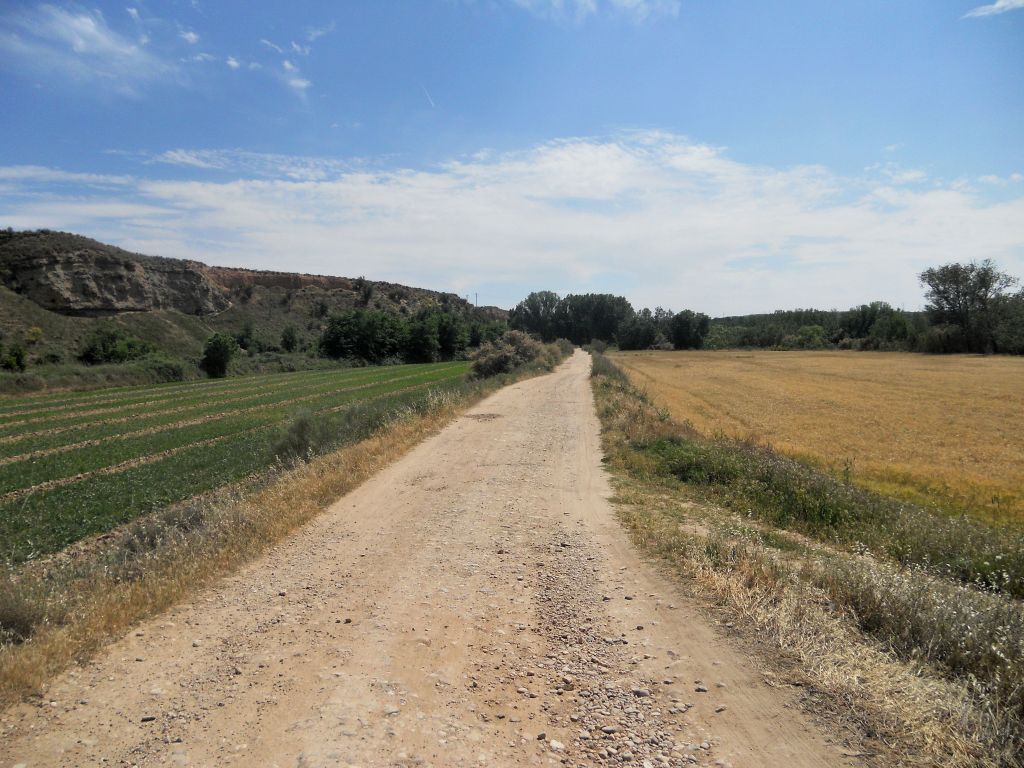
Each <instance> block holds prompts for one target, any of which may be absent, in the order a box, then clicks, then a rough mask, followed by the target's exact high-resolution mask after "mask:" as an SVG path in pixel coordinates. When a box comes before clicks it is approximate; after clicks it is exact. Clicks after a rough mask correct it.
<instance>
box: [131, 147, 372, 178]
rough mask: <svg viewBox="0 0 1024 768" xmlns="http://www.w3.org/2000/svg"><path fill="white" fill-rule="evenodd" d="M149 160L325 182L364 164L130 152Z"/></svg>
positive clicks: (221, 152) (230, 153)
mask: <svg viewBox="0 0 1024 768" xmlns="http://www.w3.org/2000/svg"><path fill="white" fill-rule="evenodd" d="M130 156H134V157H136V158H141V159H143V160H144V162H146V163H159V164H166V165H177V166H186V167H192V168H202V169H206V170H217V171H226V172H228V173H230V174H232V175H234V176H238V177H258V178H269V179H290V180H294V181H324V180H326V179H332V178H337V177H339V176H341V175H343V174H345V173H348V172H351V171H352V170H353V169H355V168H356V167H359V166H360V165H361V163H357V162H355V161H350V160H334V159H329V158H321V157H303V156H297V155H279V154H273V153H265V152H247V151H245V150H241V149H173V150H169V151H167V152H162V153H160V154H158V155H139V154H135V155H130Z"/></svg>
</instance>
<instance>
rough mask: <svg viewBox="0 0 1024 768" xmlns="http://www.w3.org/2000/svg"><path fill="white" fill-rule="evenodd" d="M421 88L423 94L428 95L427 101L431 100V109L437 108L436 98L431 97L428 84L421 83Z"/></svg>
mask: <svg viewBox="0 0 1024 768" xmlns="http://www.w3.org/2000/svg"><path fill="white" fill-rule="evenodd" d="M420 88H422V89H423V95H424V96H426V97H427V101H429V102H430V108H431V109H437V104H435V103H434V100H433V99H432V98H430V91H428V90H427V86H425V85H423V84H422V83H421V84H420Z"/></svg>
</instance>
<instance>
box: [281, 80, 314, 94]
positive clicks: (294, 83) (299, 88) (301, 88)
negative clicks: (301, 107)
mask: <svg viewBox="0 0 1024 768" xmlns="http://www.w3.org/2000/svg"><path fill="white" fill-rule="evenodd" d="M286 82H287V83H288V87H289V88H291V89H292V90H293V91H295V92H297V93H305V92H306V90H307V89H308V88H309V87H310V86H311V85H313V84H312V83H311V82H310V81H309V80H307V79H305V78H304V77H289V78H288V79H287V80H286Z"/></svg>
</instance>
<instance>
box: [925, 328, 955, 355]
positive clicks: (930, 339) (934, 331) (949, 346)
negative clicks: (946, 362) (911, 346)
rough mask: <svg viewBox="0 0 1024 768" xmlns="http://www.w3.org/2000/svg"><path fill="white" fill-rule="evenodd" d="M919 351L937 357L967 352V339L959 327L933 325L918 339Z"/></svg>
mask: <svg viewBox="0 0 1024 768" xmlns="http://www.w3.org/2000/svg"><path fill="white" fill-rule="evenodd" d="M917 343H918V349H919V350H920V351H921V352H930V353H931V354H935V355H947V354H952V353H954V352H966V351H967V338H966V337H965V336H964V332H963V330H962V329H961V328H960V326H957V325H933V326H932V327H931V328H929V329H928V330H927V331H925V332H924V333H923V334H922V335H921V336H920V337H919V338H918V342H917Z"/></svg>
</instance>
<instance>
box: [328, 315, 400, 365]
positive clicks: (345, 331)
mask: <svg viewBox="0 0 1024 768" xmlns="http://www.w3.org/2000/svg"><path fill="white" fill-rule="evenodd" d="M406 330H407V329H406V326H405V324H404V323H403V322H402V320H400V319H399V318H397V317H395V316H394V315H391V314H388V313H386V312H377V311H374V310H366V309H356V310H352V311H350V312H343V313H341V314H340V315H334V316H333V317H332V318H331V319H330V320H328V322H327V328H325V329H324V332H323V335H322V336H321V337H320V352H321V353H322V354H323V355H325V356H326V357H334V358H342V357H347V358H353V359H357V360H365V361H366V362H370V363H380V362H383V361H384V360H387V359H388V358H393V357H398V356H399V354H400V353H401V352H402V350H403V349H404V348H405V334H406Z"/></svg>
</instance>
